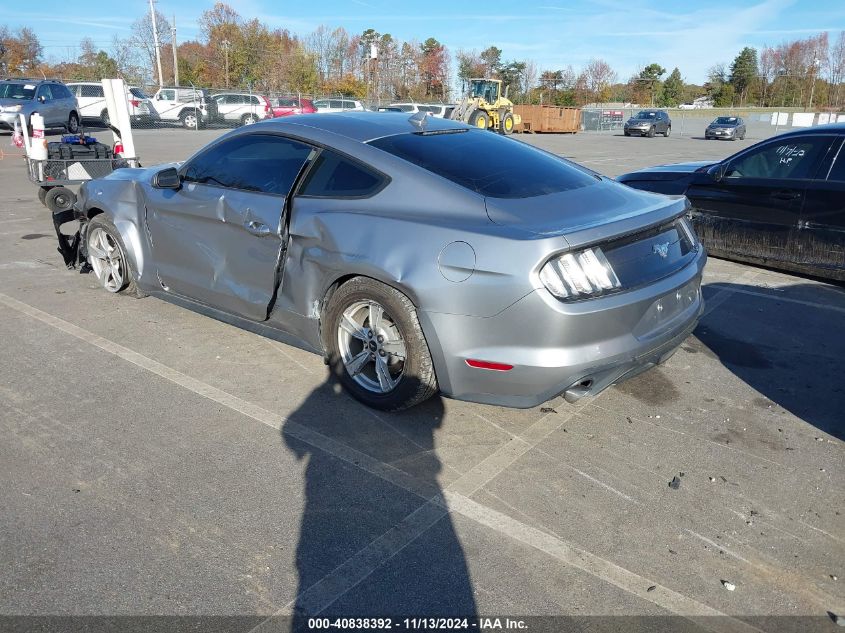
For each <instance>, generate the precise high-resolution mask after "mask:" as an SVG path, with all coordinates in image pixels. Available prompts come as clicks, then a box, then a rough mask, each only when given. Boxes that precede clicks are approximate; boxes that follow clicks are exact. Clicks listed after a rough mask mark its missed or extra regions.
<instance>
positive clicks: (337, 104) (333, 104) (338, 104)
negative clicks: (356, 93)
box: [329, 99, 343, 108]
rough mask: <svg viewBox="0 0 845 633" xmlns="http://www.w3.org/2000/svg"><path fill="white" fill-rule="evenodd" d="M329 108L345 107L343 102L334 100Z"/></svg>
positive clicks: (330, 102)
mask: <svg viewBox="0 0 845 633" xmlns="http://www.w3.org/2000/svg"><path fill="white" fill-rule="evenodd" d="M329 107H330V108H342V107H343V101H336V100H334V99H332V100H331V101H329Z"/></svg>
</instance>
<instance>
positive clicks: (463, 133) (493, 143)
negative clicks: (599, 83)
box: [370, 130, 595, 198]
mask: <svg viewBox="0 0 845 633" xmlns="http://www.w3.org/2000/svg"><path fill="white" fill-rule="evenodd" d="M370 145H372V146H373V147H377V148H378V149H381V150H384V151H385V152H389V153H390V154H393V155H394V156H398V157H399V158H403V159H405V160H407V161H408V162H410V163H413V164H415V165H418V166H420V167H422V168H423V169H426V170H428V171H430V172H432V173H435V174H437V175H438V176H442V177H443V178H446V179H448V180H451V181H452V182H454V183H457V184H459V185H462V186H463V187H466V188H467V189H469V190H471V191H475V192H476V193H479V194H481V195H483V196H488V197H491V198H528V197H533V196H542V195H546V194H550V193H557V192H559V191H568V190H570V189H578V188H581V187H586V186H589V185H591V184H595V179H594V178H593V177H592V176H591V175H590V174H589V173H588V172H587V171H585V170H582V169H581V168H579V167H577V166H576V165H573V164H571V163H569V162H568V161H566V160H564V159H562V158H558V157H557V156H553V155H552V154H547V153H546V152H543V151H540V150H538V149H536V148H534V147H531V146H530V145H528V144H526V143H522V142H520V141H514V140H513V139H508V138H503V137H502V136H499V135H498V134H491V133H489V132H486V131H483V130H454V131H449V132H447V133H439V134H430V135H425V134H398V135H395V136H386V137H383V138H379V139H376V140H374V141H370ZM479 156H481V157H484V156H487V157H490V156H495V157H496V161H495V163H491V162H490V161H486V160H475V159H474V158H472V157H479Z"/></svg>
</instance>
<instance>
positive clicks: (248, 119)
mask: <svg viewBox="0 0 845 633" xmlns="http://www.w3.org/2000/svg"><path fill="white" fill-rule="evenodd" d="M257 122H258V117H257V116H255V115H254V114H245V115H243V116H242V117H241V125H252V124H253V123H257Z"/></svg>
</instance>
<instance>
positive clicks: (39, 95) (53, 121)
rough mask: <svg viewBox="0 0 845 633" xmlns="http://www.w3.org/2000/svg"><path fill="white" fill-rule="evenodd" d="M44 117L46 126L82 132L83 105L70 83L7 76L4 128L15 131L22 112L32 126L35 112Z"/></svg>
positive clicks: (1, 85)
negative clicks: (74, 93) (81, 109)
mask: <svg viewBox="0 0 845 633" xmlns="http://www.w3.org/2000/svg"><path fill="white" fill-rule="evenodd" d="M36 112H37V113H38V114H40V115H41V116H42V117H44V127H45V128H65V129H66V130H67V131H68V132H70V133H71V134H76V133H77V132H78V131H79V105H78V104H77V103H76V97H74V96H73V94H71V92H70V90H68V88H67V86H65V85H64V84H63V83H61V82H60V81H53V80H51V79H6V80H3V81H0V129H4V128H5V129H7V130H14V129H15V122H16V121H18V120H19V119H18V115H20V114H22V115H24V118H25V119H26V124H27V126H29V127H30V128H31V126H32V123H31V122H30V118H31V117H32V115H33V114H35V113H36Z"/></svg>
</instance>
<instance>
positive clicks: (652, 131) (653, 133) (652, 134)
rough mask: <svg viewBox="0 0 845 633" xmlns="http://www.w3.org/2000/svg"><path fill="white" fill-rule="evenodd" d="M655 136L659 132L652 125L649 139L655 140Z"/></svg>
mask: <svg viewBox="0 0 845 633" xmlns="http://www.w3.org/2000/svg"><path fill="white" fill-rule="evenodd" d="M655 134H657V132H656V131H655V129H654V126H653V125H652V126H651V127H650V128H649V130H648V137H649V138H654V135H655Z"/></svg>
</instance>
